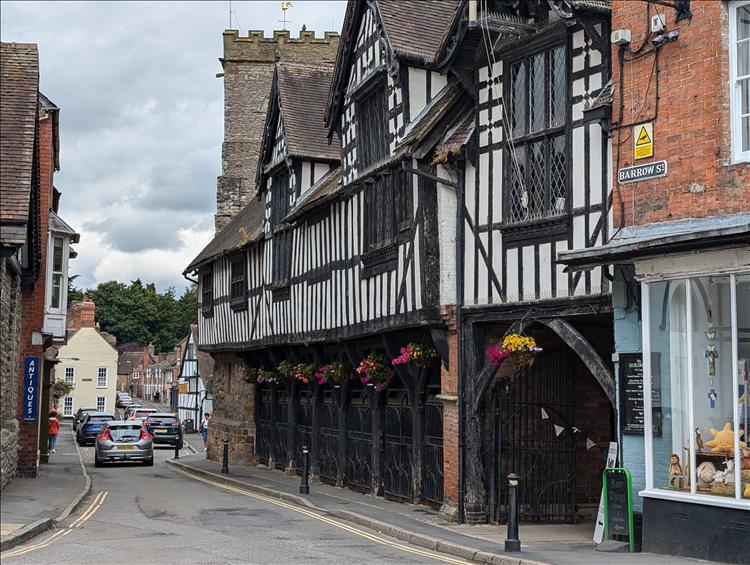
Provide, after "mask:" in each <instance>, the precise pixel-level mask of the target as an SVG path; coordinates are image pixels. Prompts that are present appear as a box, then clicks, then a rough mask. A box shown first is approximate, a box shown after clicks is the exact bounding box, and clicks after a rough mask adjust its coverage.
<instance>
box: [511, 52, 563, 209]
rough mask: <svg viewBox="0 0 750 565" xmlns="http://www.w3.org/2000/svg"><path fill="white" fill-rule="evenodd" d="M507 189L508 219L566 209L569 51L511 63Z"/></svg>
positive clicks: (548, 53)
mask: <svg viewBox="0 0 750 565" xmlns="http://www.w3.org/2000/svg"><path fill="white" fill-rule="evenodd" d="M508 99H509V100H510V106H511V108H510V116H509V118H510V121H511V127H510V130H511V131H510V139H509V142H508V152H509V161H510V162H509V167H508V169H507V170H508V175H509V177H510V182H509V183H508V186H509V187H510V192H509V195H508V200H509V202H508V206H507V208H506V210H507V213H506V214H507V215H506V219H507V221H509V222H523V221H530V220H536V219H540V218H546V217H550V216H557V215H560V214H563V213H564V212H565V211H566V209H567V204H566V203H567V193H568V189H567V187H568V174H567V157H566V151H565V147H566V131H565V123H566V118H567V108H568V81H567V51H566V48H565V46H564V45H559V46H556V47H553V48H550V49H547V50H545V51H542V52H539V53H536V54H533V55H530V56H528V57H526V58H524V59H521V60H519V61H517V62H515V63H513V64H512V65H511V72H510V81H509V85H508Z"/></svg>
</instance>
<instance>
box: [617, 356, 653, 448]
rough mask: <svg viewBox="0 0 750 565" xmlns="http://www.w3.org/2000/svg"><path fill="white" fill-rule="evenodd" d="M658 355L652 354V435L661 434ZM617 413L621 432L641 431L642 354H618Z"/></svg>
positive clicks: (638, 432)
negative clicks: (618, 394) (618, 404)
mask: <svg viewBox="0 0 750 565" xmlns="http://www.w3.org/2000/svg"><path fill="white" fill-rule="evenodd" d="M660 360H661V357H660V354H659V353H652V354H651V375H652V378H651V409H652V421H653V426H654V435H655V436H661V366H660ZM619 384H620V413H621V414H622V426H623V428H622V432H623V433H624V434H639V435H641V434H643V428H644V418H643V355H642V354H641V353H620V383H619Z"/></svg>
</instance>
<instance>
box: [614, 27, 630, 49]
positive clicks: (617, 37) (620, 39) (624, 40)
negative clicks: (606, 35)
mask: <svg viewBox="0 0 750 565" xmlns="http://www.w3.org/2000/svg"><path fill="white" fill-rule="evenodd" d="M610 39H611V40H612V43H614V44H615V45H627V44H628V43H630V30H629V29H616V30H614V31H613V32H612V33H611V34H610Z"/></svg>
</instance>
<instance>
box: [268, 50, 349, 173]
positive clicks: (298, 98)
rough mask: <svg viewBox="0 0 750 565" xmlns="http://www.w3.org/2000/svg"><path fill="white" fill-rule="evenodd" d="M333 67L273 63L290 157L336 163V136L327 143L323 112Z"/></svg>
mask: <svg viewBox="0 0 750 565" xmlns="http://www.w3.org/2000/svg"><path fill="white" fill-rule="evenodd" d="M332 77H333V65H330V64H324V63H316V64H310V63H305V64H302V63H276V79H277V85H278V86H277V88H278V93H279V104H280V106H281V119H282V120H283V122H284V136H285V139H286V145H287V151H288V152H289V154H290V155H291V156H294V157H307V158H312V159H325V160H338V159H339V158H340V157H341V155H340V150H341V144H340V143H339V139H338V136H334V137H333V139H332V140H331V143H330V144H329V143H328V134H327V132H326V128H325V111H326V103H327V102H328V90H329V89H330V87H331V78H332Z"/></svg>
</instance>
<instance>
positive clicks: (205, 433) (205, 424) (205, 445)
mask: <svg viewBox="0 0 750 565" xmlns="http://www.w3.org/2000/svg"><path fill="white" fill-rule="evenodd" d="M210 419H211V412H206V414H205V415H204V416H203V421H202V422H201V435H202V436H203V451H207V450H208V421H209V420H210Z"/></svg>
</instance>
